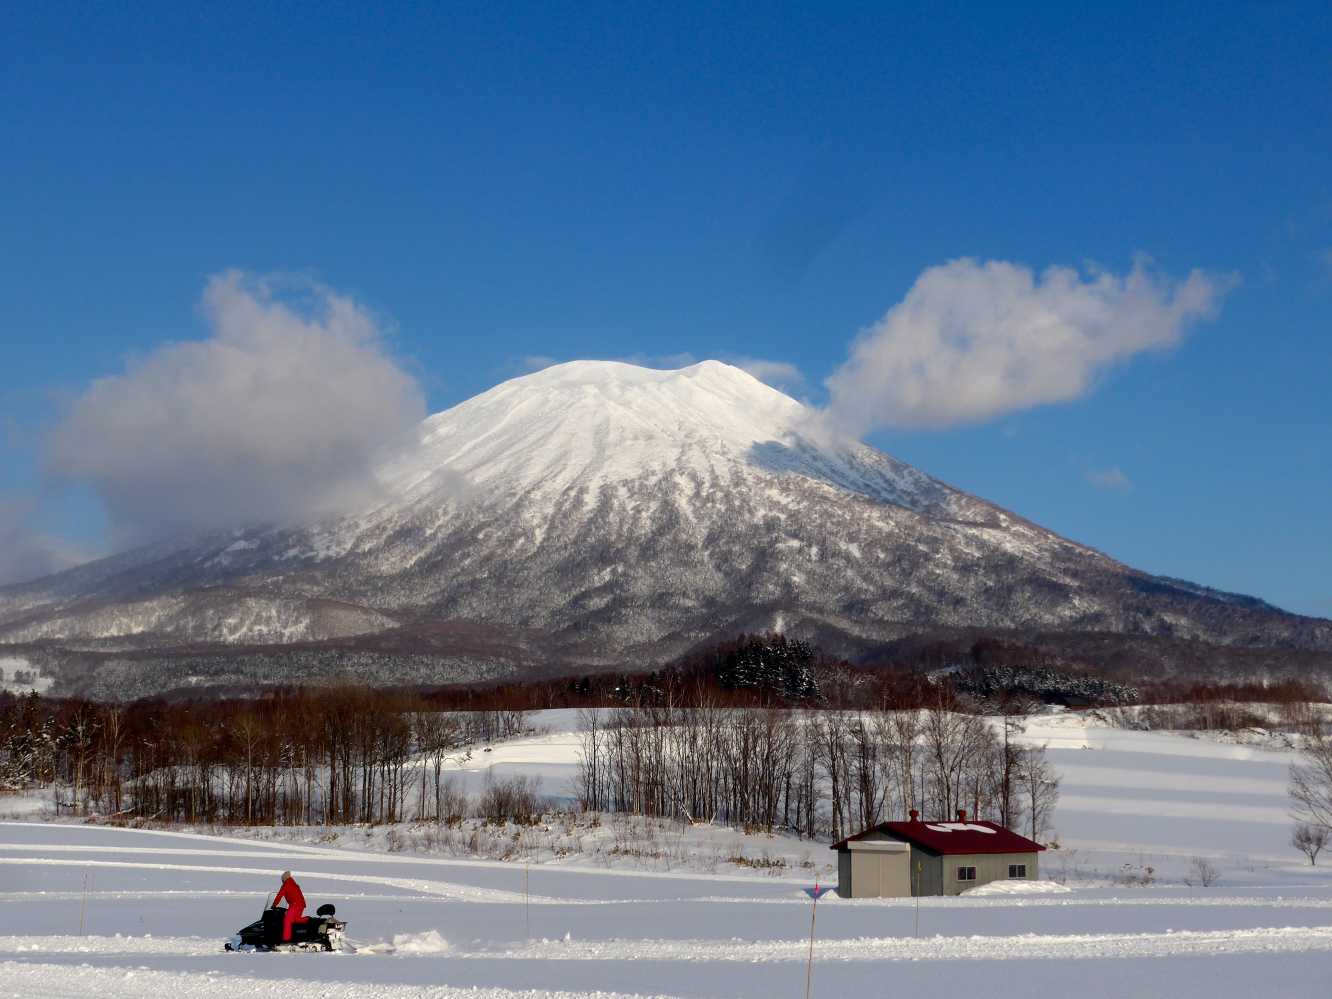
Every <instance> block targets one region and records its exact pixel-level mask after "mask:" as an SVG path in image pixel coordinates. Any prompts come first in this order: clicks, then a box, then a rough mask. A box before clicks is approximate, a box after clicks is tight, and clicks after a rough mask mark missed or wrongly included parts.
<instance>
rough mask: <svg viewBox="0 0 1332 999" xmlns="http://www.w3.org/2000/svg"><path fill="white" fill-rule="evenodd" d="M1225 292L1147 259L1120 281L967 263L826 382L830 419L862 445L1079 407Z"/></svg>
mask: <svg viewBox="0 0 1332 999" xmlns="http://www.w3.org/2000/svg"><path fill="white" fill-rule="evenodd" d="M1233 281H1234V279H1233V278H1228V277H1220V278H1218V277H1214V276H1209V275H1206V274H1204V273H1202V272H1201V271H1196V270H1195V271H1193V272H1192V273H1190V274H1189V276H1188V277H1187V278H1185V279H1184V280H1182V281H1173V280H1170V279H1169V278H1167V277H1164V276H1162V275H1159V274H1158V273H1156V272H1155V271H1154V270H1153V269H1152V267H1151V265H1150V262H1148V261H1146V260H1138V261H1136V262H1135V263H1134V265H1133V267H1132V269H1131V270H1130V271H1129V272H1128V273H1127V274H1125V275H1124V276H1122V277H1120V276H1117V275H1114V274H1111V273H1108V272H1105V271H1101V270H1092V271H1089V272H1086V273H1081V272H1079V271H1077V270H1075V269H1073V268H1068V267H1051V268H1049V269H1048V270H1046V271H1045V272H1044V273H1042V274H1040V275H1037V274H1035V273H1034V272H1033V271H1031V270H1030V269H1029V268H1027V267H1023V266H1021V265H1018V264H1013V263H1009V262H1007V261H1002V260H990V261H984V262H982V261H978V260H973V259H970V258H963V259H959V260H954V261H951V262H949V263H946V264H942V265H940V266H937V267H931V268H929V269H928V270H926V271H925V272H924V273H922V274H921V275H920V277H918V278H917V279H916V282H915V284H914V285H912V287H911V289H910V291H908V292H907V295H906V297H905V298H904V299H903V300H902V301H901V302H899V303H898V304H897V305H895V306H893V308H892V309H890V310H889V311H888V313H887V314H886V315H885V316H884V317H883V318H882V319H881V320H880V321H879V322H878V323H876V324H875V325H874V326H873V327H871V328H870V329H868V330H866V331H865V332H864V333H862V334H861V335H860V337H859V338H858V339H857V340H856V341H855V343H854V344H853V345H852V347H851V352H850V357H849V358H848V359H847V360H846V361H845V362H844V363H843V364H842V366H841V367H840V368H838V369H837V371H835V372H834V373H833V375H832V376H831V377H830V378H829V379H828V380H827V387H828V392H829V406H828V412H827V414H826V416H827V418H828V420H829V421H830V422H831V423H832V424H833V425H834V426H835V427H836V428H837V429H839V430H842V431H844V432H849V433H852V434H855V435H857V436H858V435H861V434H864V433H868V432H869V431H871V430H874V429H877V428H886V427H903V428H905V427H918V428H942V427H950V426H956V425H960V424H967V423H980V422H984V421H986V420H991V419H994V418H995V417H998V416H1002V415H1003V414H1005V413H1011V412H1014V411H1017V410H1021V409H1027V408H1030V407H1033V406H1040V405H1044V404H1048V403H1058V402H1067V401H1070V400H1073V399H1077V398H1080V397H1081V396H1083V395H1085V394H1086V393H1087V392H1088V391H1090V390H1091V388H1092V387H1093V386H1094V384H1095V382H1096V379H1097V376H1098V375H1100V374H1102V373H1103V372H1104V371H1106V370H1107V369H1108V368H1110V367H1111V366H1113V365H1114V364H1116V363H1118V362H1122V361H1124V360H1126V359H1128V358H1130V357H1132V356H1134V355H1135V354H1139V353H1142V352H1144V351H1150V350H1162V349H1165V348H1168V347H1170V346H1172V345H1174V344H1176V343H1178V342H1179V339H1180V337H1181V336H1182V335H1183V332H1184V330H1185V328H1186V327H1187V326H1188V325H1189V324H1190V323H1191V322H1195V321H1198V320H1201V319H1204V318H1207V317H1209V316H1211V315H1213V314H1214V313H1215V311H1216V309H1217V308H1218V306H1219V304H1220V301H1221V299H1222V297H1223V296H1224V295H1225V293H1226V291H1227V290H1228V289H1229V288H1230V286H1231V285H1232V284H1233Z"/></svg>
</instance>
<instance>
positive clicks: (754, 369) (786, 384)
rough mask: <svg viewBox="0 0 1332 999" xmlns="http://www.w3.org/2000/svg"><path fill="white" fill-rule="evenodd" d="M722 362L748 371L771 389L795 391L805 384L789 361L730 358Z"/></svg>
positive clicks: (799, 372) (741, 357) (800, 374)
mask: <svg viewBox="0 0 1332 999" xmlns="http://www.w3.org/2000/svg"><path fill="white" fill-rule="evenodd" d="M724 360H725V361H726V362H727V363H728V364H734V365H735V366H736V367H737V368H740V369H741V370H743V371H748V372H749V373H750V374H751V375H753V376H754V377H755V378H757V379H758V380H759V381H761V382H766V383H767V384H768V385H771V386H772V387H773V388H778V389H784V390H786V391H788V392H790V391H796V390H798V389H800V388H802V387H803V386H804V384H805V376H804V374H803V373H802V372H801V371H800V369H799V368H797V367H796V366H795V365H794V364H791V363H790V362H789V361H770V360H765V359H764V358H761V357H745V356H743V355H741V356H731V357H726V358H724Z"/></svg>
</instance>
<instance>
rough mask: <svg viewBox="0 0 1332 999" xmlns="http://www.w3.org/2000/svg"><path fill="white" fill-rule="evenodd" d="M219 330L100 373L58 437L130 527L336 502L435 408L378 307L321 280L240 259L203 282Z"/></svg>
mask: <svg viewBox="0 0 1332 999" xmlns="http://www.w3.org/2000/svg"><path fill="white" fill-rule="evenodd" d="M203 311H204V314H205V316H206V317H207V319H208V321H209V323H210V325H211V326H212V335H211V336H210V337H209V338H208V339H206V340H202V341H189V342H177V343H168V344H165V345H163V346H161V347H159V348H158V349H156V350H155V351H153V352H152V353H150V354H148V355H147V356H146V357H143V358H140V359H137V360H133V361H131V362H130V363H129V364H128V365H127V367H126V370H125V372H124V373H123V374H118V375H112V376H110V377H107V378H100V379H98V380H96V381H94V382H93V383H92V384H91V385H90V386H89V387H88V389H87V390H86V391H85V392H84V393H83V394H82V395H81V396H80V397H79V398H78V399H76V400H75V401H74V403H73V404H72V406H71V407H70V409H69V411H68V413H67V414H66V415H65V417H64V418H63V420H62V421H61V422H60V424H59V425H58V427H57V428H56V430H55V431H54V433H53V434H52V436H51V439H50V441H49V451H48V463H49V467H50V470H51V471H52V472H53V473H54V474H55V475H56V476H58V477H61V478H65V479H69V480H75V481H81V482H86V483H88V484H89V485H90V486H91V487H92V488H93V489H94V490H96V492H97V493H98V495H99V496H100V497H101V499H102V500H103V502H104V503H105V505H106V508H107V512H108V514H109V516H110V519H111V525H112V529H113V532H114V533H115V535H116V541H117V542H119V543H126V542H136V541H141V540H145V539H148V538H152V537H158V536H164V535H168V534H175V533H180V532H191V531H199V530H207V529H213V528H221V527H228V526H232V525H238V524H254V523H279V522H283V521H286V520H288V519H290V518H304V517H310V516H320V515H325V514H331V513H337V512H339V511H342V510H344V509H347V508H349V507H350V506H353V505H355V504H358V503H361V502H365V501H366V500H368V499H370V498H371V497H372V496H373V494H374V489H375V486H374V478H373V474H372V470H373V468H374V466H375V464H376V463H377V461H378V460H379V458H380V457H381V455H382V454H383V453H384V451H385V450H386V449H389V448H392V447H394V446H397V445H399V444H401V443H405V442H406V441H407V440H408V439H410V437H411V436H412V434H413V431H414V428H415V427H416V425H417V423H418V422H419V421H420V420H421V419H422V417H423V416H424V415H425V405H424V402H423V399H422V395H421V391H420V388H419V386H418V385H417V382H416V380H415V379H414V378H413V377H412V376H411V375H410V374H408V373H407V372H406V371H405V370H404V369H403V367H402V366H401V365H400V364H399V362H398V361H397V360H395V359H394V358H393V357H392V356H391V355H390V353H389V351H388V348H387V346H386V343H385V340H384V336H383V334H382V332H381V331H380V329H379V327H378V326H377V325H376V323H375V322H374V320H373V319H372V318H371V317H370V315H369V314H368V313H367V312H366V311H365V310H364V309H362V308H361V307H360V306H358V305H357V304H356V303H355V302H353V301H352V300H351V299H349V298H346V297H344V296H341V295H338V294H335V293H334V292H332V291H330V290H329V289H327V288H324V287H321V286H318V285H314V284H312V283H309V282H302V283H292V282H285V283H282V284H280V285H279V284H277V283H274V282H271V281H267V280H253V279H248V278H246V277H245V276H244V275H242V274H239V273H237V272H230V273H226V274H222V275H218V276H216V277H214V278H212V279H211V280H210V281H209V282H208V285H207V288H206V290H205V292H204V296H203Z"/></svg>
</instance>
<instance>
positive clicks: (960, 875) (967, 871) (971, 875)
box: [957, 867, 976, 881]
mask: <svg viewBox="0 0 1332 999" xmlns="http://www.w3.org/2000/svg"><path fill="white" fill-rule="evenodd" d="M957 880H959V881H975V880H976V868H974V867H959V868H958V869H957Z"/></svg>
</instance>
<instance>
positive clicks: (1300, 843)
mask: <svg viewBox="0 0 1332 999" xmlns="http://www.w3.org/2000/svg"><path fill="white" fill-rule="evenodd" d="M1327 835H1328V830H1327V827H1326V826H1315V825H1310V824H1309V823H1307V822H1300V823H1297V824H1296V826H1295V829H1294V830H1293V831H1292V832H1291V834H1290V845H1291V846H1293V847H1295V849H1297V850H1299V851H1300V853H1302V854H1304V855H1305V856H1306V857H1308V858H1309V863H1310V865H1311V866H1315V867H1316V866H1317V865H1318V855H1319V854H1320V853H1322V851H1323V847H1325V846H1327Z"/></svg>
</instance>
